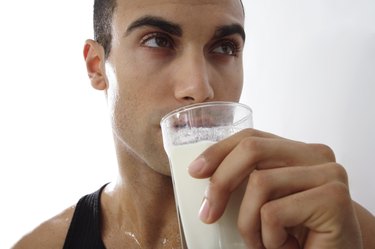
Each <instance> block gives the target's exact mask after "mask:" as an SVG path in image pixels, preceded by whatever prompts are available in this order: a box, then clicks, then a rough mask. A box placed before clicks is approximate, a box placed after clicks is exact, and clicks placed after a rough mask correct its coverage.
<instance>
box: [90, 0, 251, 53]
mask: <svg viewBox="0 0 375 249" xmlns="http://www.w3.org/2000/svg"><path fill="white" fill-rule="evenodd" d="M240 2H241V5H242V9H244V6H243V4H242V0H240ZM116 6H117V0H95V2H94V39H95V41H97V42H98V43H99V44H100V45H102V46H103V48H104V53H105V57H106V58H108V56H109V53H110V51H111V42H112V19H113V13H114V12H115V9H116ZM244 13H245V11H244Z"/></svg>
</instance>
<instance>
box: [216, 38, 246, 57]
mask: <svg viewBox="0 0 375 249" xmlns="http://www.w3.org/2000/svg"><path fill="white" fill-rule="evenodd" d="M219 46H230V47H231V49H233V51H232V54H227V55H228V56H238V53H239V52H241V45H240V43H239V42H238V41H237V40H235V39H229V38H227V39H224V40H219V41H217V42H215V43H214V48H213V49H211V50H210V51H211V52H213V51H214V50H215V49H216V48H218V47H219ZM218 54H220V53H218Z"/></svg>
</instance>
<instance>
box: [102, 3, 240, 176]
mask: <svg viewBox="0 0 375 249" xmlns="http://www.w3.org/2000/svg"><path fill="white" fill-rule="evenodd" d="M117 2H118V6H117V9H116V10H115V13H114V19H113V24H112V34H113V40H112V44H111V45H112V47H111V52H110V55H109V58H108V61H107V63H106V75H107V79H108V92H107V94H108V103H109V108H110V110H111V114H112V126H113V131H114V134H115V140H116V145H117V146H118V147H119V146H120V148H121V150H123V151H124V152H125V151H126V152H127V153H131V154H132V156H134V158H135V159H136V160H140V161H141V162H144V163H145V164H147V165H148V166H149V167H151V168H153V169H154V170H156V171H157V172H159V173H162V174H166V175H169V174H170V172H169V166H168V159H167V157H166V155H165V152H164V150H163V146H162V139H161V130H160V125H159V122H160V119H161V118H162V116H163V115H164V114H166V113H167V112H169V111H171V110H173V109H175V108H177V107H180V106H183V105H187V104H191V103H198V102H204V101H213V100H226V101H238V100H239V98H240V94H241V90H242V80H243V78H242V77H243V76H242V75H243V71H242V48H243V44H244V37H243V34H242V31H243V28H242V27H243V24H244V17H243V9H242V6H241V3H240V1H239V0H141V1H140V0H117Z"/></svg>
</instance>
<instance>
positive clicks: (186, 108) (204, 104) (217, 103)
mask: <svg viewBox="0 0 375 249" xmlns="http://www.w3.org/2000/svg"><path fill="white" fill-rule="evenodd" d="M217 105H228V106H230V105H233V106H240V107H243V108H244V109H246V110H248V111H249V114H253V110H252V109H251V107H249V106H248V105H245V104H243V103H240V102H232V101H210V102H202V103H195V104H190V105H185V106H181V107H179V108H177V109H175V110H173V111H171V112H169V113H167V114H165V115H164V117H162V119H161V120H160V124H161V125H162V124H163V123H164V121H165V120H167V119H168V118H169V117H171V116H173V115H175V114H176V113H178V112H181V111H190V110H194V109H196V108H199V107H206V106H217Z"/></svg>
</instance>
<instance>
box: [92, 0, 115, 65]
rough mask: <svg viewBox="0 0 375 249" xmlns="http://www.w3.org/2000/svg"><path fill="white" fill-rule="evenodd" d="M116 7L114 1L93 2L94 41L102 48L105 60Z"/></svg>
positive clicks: (110, 39)
mask: <svg viewBox="0 0 375 249" xmlns="http://www.w3.org/2000/svg"><path fill="white" fill-rule="evenodd" d="M116 6H117V2H116V0H95V2H94V39H95V41H97V42H98V43H99V44H100V45H102V46H103V48H104V52H105V57H106V58H108V56H109V52H110V51H111V42H112V19H113V13H114V11H115V9H116Z"/></svg>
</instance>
